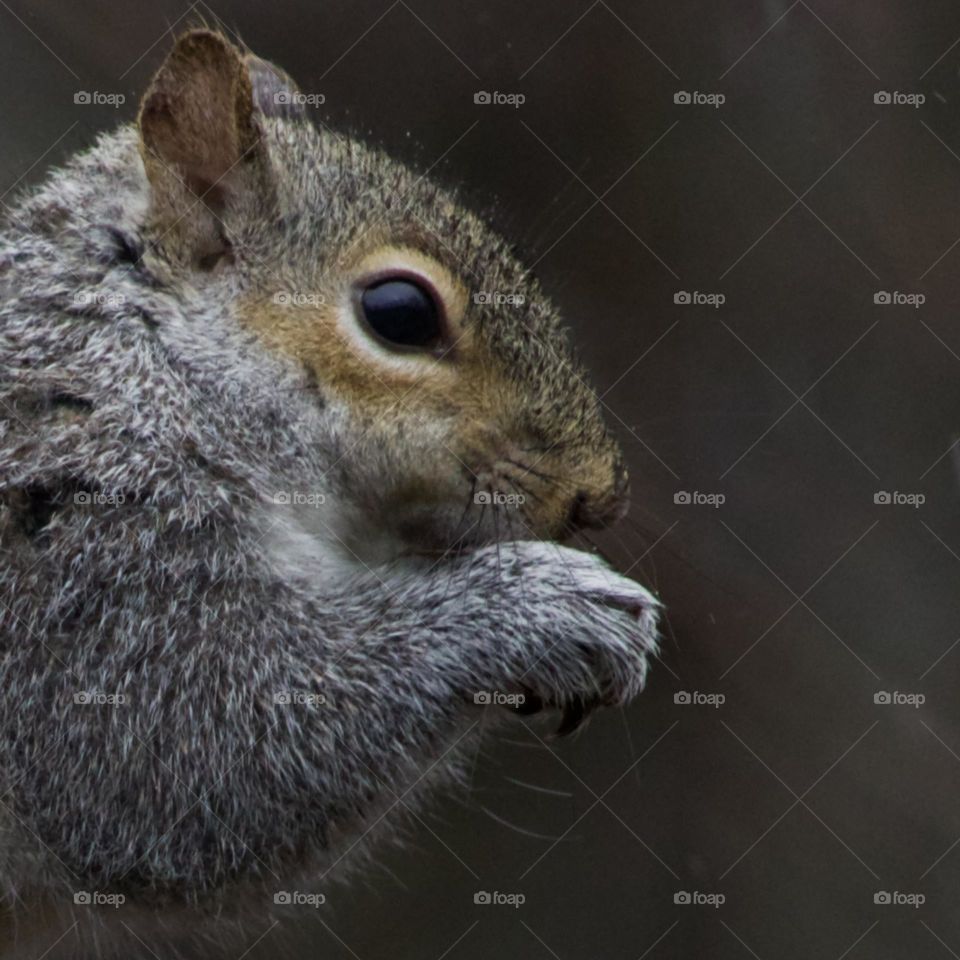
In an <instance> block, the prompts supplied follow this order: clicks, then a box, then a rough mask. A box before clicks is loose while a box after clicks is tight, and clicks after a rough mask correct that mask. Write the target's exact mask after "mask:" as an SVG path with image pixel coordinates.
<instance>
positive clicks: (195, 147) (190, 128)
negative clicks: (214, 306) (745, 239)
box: [139, 30, 304, 267]
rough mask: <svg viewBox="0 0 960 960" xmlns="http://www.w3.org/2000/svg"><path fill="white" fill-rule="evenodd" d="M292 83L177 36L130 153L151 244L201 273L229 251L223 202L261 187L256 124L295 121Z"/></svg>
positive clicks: (263, 167)
mask: <svg viewBox="0 0 960 960" xmlns="http://www.w3.org/2000/svg"><path fill="white" fill-rule="evenodd" d="M303 110H304V108H303V106H302V103H301V99H300V97H299V96H298V91H297V88H296V86H295V85H294V84H293V81H291V80H290V78H289V77H288V76H287V75H286V74H285V73H284V72H283V71H282V70H279V69H278V68H277V67H274V66H273V65H272V64H270V63H267V62H266V61H265V60H261V59H260V58H259V57H255V56H253V55H252V54H249V53H246V52H242V51H240V50H238V49H237V48H236V47H235V46H234V45H233V44H232V43H230V42H229V41H228V40H227V39H226V38H225V37H224V36H222V35H221V34H219V33H214V32H213V31H211V30H191V31H189V32H188V33H185V34H183V36H181V37H180V38H179V39H178V40H177V42H176V44H175V45H174V48H173V51H172V52H171V53H170V55H169V56H168V57H167V60H166V62H165V63H164V64H163V66H162V67H161V68H160V70H159V71H158V72H157V74H156V76H154V78H153V80H152V82H151V84H150V88H149V89H148V90H147V93H146V96H145V97H144V98H143V102H142V104H141V106H140V117H139V128H140V154H141V157H142V158H143V164H144V168H145V170H146V174H147V179H148V180H149V182H150V193H151V198H150V199H151V211H150V220H151V223H152V226H153V228H154V230H155V237H156V241H155V243H156V245H158V246H161V247H163V248H164V249H165V250H166V252H167V254H168V256H171V257H173V258H174V259H185V260H187V261H191V262H194V263H196V264H197V265H199V266H201V267H209V266H211V265H213V264H215V263H217V262H219V260H220V259H221V258H222V257H223V256H224V255H225V254H228V253H229V252H230V245H229V241H228V240H227V238H226V237H225V234H224V227H223V224H222V222H221V221H220V219H219V216H220V215H221V214H222V213H223V211H224V208H225V206H226V201H227V199H228V198H229V197H231V196H236V195H238V194H240V193H243V192H248V193H249V192H262V191H263V190H265V189H267V188H268V187H269V182H268V177H269V171H268V165H267V164H265V163H262V162H260V161H261V160H262V159H263V156H262V151H261V150H260V132H261V131H260V126H259V124H258V122H257V118H258V116H261V117H262V116H266V117H288V118H293V117H297V116H302V114H303Z"/></svg>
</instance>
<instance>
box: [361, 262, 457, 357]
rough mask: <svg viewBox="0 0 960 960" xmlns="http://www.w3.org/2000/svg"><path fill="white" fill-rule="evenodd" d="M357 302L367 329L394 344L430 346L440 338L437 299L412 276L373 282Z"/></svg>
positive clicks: (417, 346)
mask: <svg viewBox="0 0 960 960" xmlns="http://www.w3.org/2000/svg"><path fill="white" fill-rule="evenodd" d="M360 305H361V307H362V308H363V315H364V318H365V319H366V321H367V323H368V324H369V325H370V329H371V330H373V332H374V333H375V334H376V335H377V336H378V337H380V338H381V339H383V340H386V341H387V342H388V343H392V344H394V345H395V346H399V347H412V348H419V349H430V348H433V347H436V346H438V345H439V344H440V342H441V341H442V340H443V324H442V321H441V317H440V310H439V308H438V306H437V302H436V300H435V299H434V297H433V294H432V293H431V292H430V291H429V290H427V289H425V288H424V287H422V286H420V284H418V283H416V282H415V281H413V280H409V279H407V278H403V279H392V280H381V281H379V282H377V283H374V284H372V285H371V286H369V287H367V288H366V290H364V291H363V293H362V294H361V296H360Z"/></svg>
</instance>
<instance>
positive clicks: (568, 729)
mask: <svg viewBox="0 0 960 960" xmlns="http://www.w3.org/2000/svg"><path fill="white" fill-rule="evenodd" d="M596 706H597V704H596V703H587V702H585V701H583V700H581V699H579V698H577V699H576V700H571V701H570V702H569V703H567V704H566V705H565V706H564V708H563V718H562V719H561V720H560V726H558V727H557V729H556V730H555V731H554V733H553V736H554V737H555V738H559V737H567V736H569V735H570V734H571V733H575V732H576V731H577V730H579V729H580V728H581V727H582V726H584V725H586V724H587V723H588V722H589V720H590V715H591V714H592V713H593V711H594V709H595V708H596Z"/></svg>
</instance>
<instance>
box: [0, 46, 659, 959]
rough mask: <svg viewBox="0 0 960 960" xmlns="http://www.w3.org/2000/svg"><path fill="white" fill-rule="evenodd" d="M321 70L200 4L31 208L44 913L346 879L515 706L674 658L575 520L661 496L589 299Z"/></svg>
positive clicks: (21, 862)
mask: <svg viewBox="0 0 960 960" xmlns="http://www.w3.org/2000/svg"><path fill="white" fill-rule="evenodd" d="M304 99H305V98H304V96H303V95H302V94H300V92H299V91H298V89H297V88H296V86H295V85H294V83H293V81H292V80H291V79H290V77H289V76H287V74H286V73H284V72H283V71H282V70H280V69H279V68H277V67H275V66H273V65H272V64H270V63H268V62H266V61H264V60H262V59H260V58H258V57H256V56H255V55H253V54H252V53H251V52H249V51H248V50H246V49H241V48H240V47H239V46H238V45H236V44H235V43H233V42H232V41H231V40H229V39H228V38H227V37H226V36H224V35H223V34H222V33H221V32H219V31H216V30H211V29H206V28H199V29H192V30H190V31H188V32H186V33H184V34H183V35H181V36H180V37H179V38H178V39H176V41H175V43H174V46H173V49H172V51H171V52H170V53H169V55H168V57H167V59H166V61H165V62H164V63H163V65H162V66H161V67H160V69H159V71H158V72H157V73H156V75H155V76H154V78H153V80H152V82H151V84H150V86H149V88H148V90H147V92H146V94H145V95H144V97H143V100H142V103H141V107H140V111H139V115H138V118H137V121H136V122H135V123H132V124H128V125H125V126H121V127H120V128H119V129H118V130H116V131H114V132H111V133H108V134H104V135H101V136H100V137H99V139H98V140H97V141H96V143H95V145H94V146H92V148H90V149H89V150H87V151H86V152H83V153H81V154H79V155H77V156H75V157H73V158H72V159H71V160H69V161H68V162H67V163H66V165H65V166H64V167H63V168H62V169H59V170H56V171H54V172H53V173H52V174H51V175H50V176H49V177H48V179H47V180H46V181H45V182H44V183H43V184H42V185H41V186H39V187H37V188H34V189H33V190H32V191H31V192H30V193H29V194H28V195H26V196H25V197H24V198H22V200H21V201H20V202H19V203H18V204H17V205H16V207H15V208H13V209H12V211H11V212H10V213H9V214H8V215H7V216H6V217H5V218H4V222H3V223H2V226H0V643H2V651H0V689H2V690H3V696H2V698H0V791H2V793H0V889H2V891H3V894H4V897H5V901H6V904H7V909H8V910H10V911H12V912H13V914H14V915H16V914H17V913H18V911H19V912H20V914H21V915H22V914H23V911H24V908H30V909H33V908H37V909H40V907H41V906H43V908H44V909H52V910H54V911H55V912H56V915H57V916H61V915H62V916H65V917H67V918H68V919H70V918H72V920H73V921H74V922H76V921H77V920H78V917H79V916H80V915H81V914H83V913H84V911H86V912H88V913H89V912H90V911H91V907H90V906H88V904H94V905H95V904H96V903H97V902H98V900H97V897H98V896H99V897H100V899H101V900H102V899H103V897H104V896H114V897H120V898H122V899H123V900H125V901H126V902H127V903H128V904H134V905H135V906H137V907H138V908H139V909H140V910H141V911H142V915H143V916H151V915H153V916H156V915H157V913H158V911H167V910H173V909H175V908H177V909H179V908H183V909H186V910H195V911H202V910H204V909H205V908H209V905H210V904H211V903H217V904H222V901H223V899H224V897H223V892H224V891H225V890H230V889H234V888H235V887H236V888H239V886H243V885H247V886H250V887H251V889H258V890H259V889H262V890H265V891H270V890H275V889H276V888H277V879H276V878H277V877H278V876H279V875H283V876H287V875H288V871H290V870H293V869H303V870H306V871H307V875H310V872H311V871H312V875H314V876H317V875H320V874H323V873H324V871H327V870H331V869H333V868H334V867H335V868H336V872H340V871H341V869H342V867H343V866H344V865H345V864H346V863H348V862H352V861H353V860H354V859H355V853H356V850H355V849H354V848H357V849H358V850H359V849H364V848H366V846H367V844H368V842H369V840H370V838H371V837H373V836H380V835H384V834H387V835H388V834H389V827H387V828H384V826H383V824H384V822H386V824H391V823H393V821H394V819H395V817H396V816H397V815H398V814H399V813H400V811H401V810H402V808H403V807H405V806H407V805H408V804H410V803H416V802H417V801H418V800H419V799H420V798H421V797H423V796H424V795H425V794H426V793H428V792H429V788H431V787H433V786H435V785H437V784H438V783H441V782H443V781H444V780H449V779H450V778H451V777H454V776H455V775H456V773H457V770H458V764H459V765H460V766H462V758H463V757H464V756H465V755H466V753H467V751H466V747H467V746H468V745H469V744H471V743H473V744H474V745H475V744H476V742H477V738H478V737H479V735H480V732H481V720H485V719H486V718H488V717H490V718H492V717H493V715H494V714H496V715H498V716H502V717H504V718H508V717H509V714H510V711H509V710H505V709H502V708H498V706H497V703H499V702H510V703H512V704H514V705H518V706H517V709H519V710H521V711H531V712H532V711H535V710H537V709H539V708H543V709H555V710H557V711H560V712H562V714H563V721H562V726H563V728H564V730H568V729H571V728H573V727H575V726H576V725H577V724H578V723H579V722H581V721H582V720H583V719H584V717H585V716H586V715H587V714H588V713H589V712H590V710H591V709H593V708H594V707H597V706H604V705H621V704H624V703H625V702H627V701H628V700H629V699H630V698H632V697H633V696H634V695H636V694H637V693H638V692H639V691H640V690H641V688H642V686H643V684H644V680H645V675H646V670H647V660H648V657H650V656H651V655H654V654H655V653H656V651H657V619H658V610H659V601H658V600H657V598H656V597H655V596H654V595H653V594H652V593H651V592H649V591H648V590H647V589H645V588H644V587H643V586H641V585H640V584H638V583H636V582H635V581H633V580H631V579H629V578H627V577H625V576H622V575H620V574H618V573H617V572H615V571H614V570H613V569H612V568H611V567H610V566H609V565H608V564H607V563H606V562H605V561H604V560H603V559H601V558H600V557H598V556H597V555H595V554H593V553H588V552H585V551H581V550H577V549H574V548H572V547H569V546H565V545H563V544H562V542H561V541H563V540H564V539H565V538H566V537H567V535H568V534H569V533H570V532H571V531H573V530H577V529H580V528H584V527H603V526H607V525H610V524H613V523H615V522H616V521H617V520H619V519H620V518H621V517H622V515H623V514H624V512H625V511H626V507H627V502H628V499H627V498H628V492H627V475H626V470H625V468H624V462H623V456H622V453H621V451H620V449H619V446H618V444H617V442H616V441H615V439H614V438H613V436H612V434H611V433H610V431H609V430H608V428H607V426H606V425H605V423H604V421H603V417H602V414H601V404H600V401H599V399H598V396H597V394H596V392H595V391H594V389H593V388H592V387H591V386H589V385H588V383H587V380H586V379H585V376H586V375H585V372H584V370H583V368H582V366H581V365H580V363H579V361H578V360H577V359H575V356H574V352H573V350H572V347H571V344H570V342H569V338H568V335H567V333H566V331H565V328H564V327H563V325H562V323H561V321H560V319H559V315H558V312H557V310H556V308H555V307H554V306H553V305H551V303H550V302H549V301H548V299H547V298H546V296H545V294H544V293H543V292H542V290H541V288H540V287H539V286H538V284H537V282H536V280H535V279H534V278H533V277H532V275H531V274H530V272H529V271H528V270H526V269H525V268H524V267H523V265H522V264H521V262H520V261H519V259H518V257H517V256H516V255H515V254H514V253H513V251H512V249H511V247H510V246H509V245H508V244H507V243H506V242H505V241H504V240H503V239H502V238H501V237H499V236H498V235H496V233H494V232H493V231H492V230H491V229H490V228H489V227H488V226H487V225H486V224H485V222H483V221H482V220H481V219H480V218H479V217H477V216H476V215H474V214H472V213H471V212H469V211H468V210H467V209H465V208H464V206H463V205H462V204H461V202H460V201H459V200H458V199H457V197H456V195H455V194H454V193H453V192H450V191H448V190H447V189H445V188H442V187H440V186H438V185H437V184H436V183H435V182H434V181H433V180H432V179H430V178H429V177H428V176H425V175H417V174H416V173H415V172H413V171H412V170H411V169H409V168H407V167H406V166H404V165H402V164H400V163H398V162H396V161H394V160H392V159H390V158H388V157H387V156H386V155H384V154H383V153H381V152H379V151H377V150H375V149H373V148H371V147H369V146H366V145H364V144H362V143H360V142H358V141H356V140H354V139H352V138H349V137H345V136H343V135H339V134H335V133H332V132H330V131H328V130H327V129H326V128H325V127H322V126H320V125H316V124H314V123H313V122H311V121H310V120H309V119H308V117H307V116H306V110H305V107H304V104H303V101H304ZM481 291H498V292H503V291H508V292H509V294H510V296H508V297H504V296H496V295H483V294H482V293H481ZM505 301H509V302H505ZM511 698H512V699H511ZM520 704H523V705H522V706H519V705H520ZM84 898H86V899H84ZM258 902H259V903H262V904H265V906H264V912H265V913H268V912H269V911H270V910H272V909H273V898H271V896H270V895H269V893H263V894H262V895H260V899H259V901H258ZM216 909H219V906H218V907H217V908H216ZM118 913H120V912H119V911H118ZM132 916H133V914H132V913H124V914H123V919H124V920H126V921H127V926H128V928H129V925H130V924H131V923H132V922H133V921H132V920H131V919H130V917H132ZM96 936H98V935H97V934H94V938H95V939H96ZM98 942H99V941H98Z"/></svg>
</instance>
